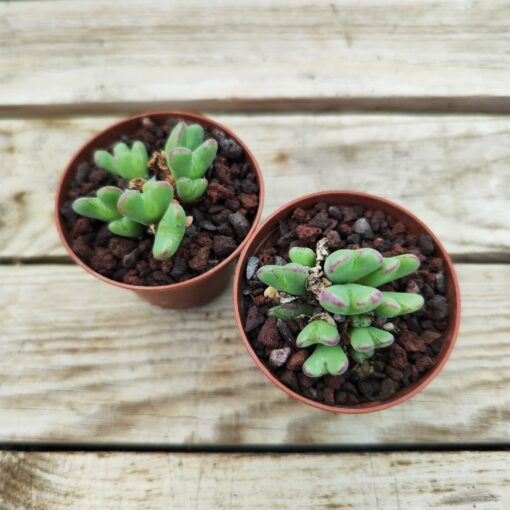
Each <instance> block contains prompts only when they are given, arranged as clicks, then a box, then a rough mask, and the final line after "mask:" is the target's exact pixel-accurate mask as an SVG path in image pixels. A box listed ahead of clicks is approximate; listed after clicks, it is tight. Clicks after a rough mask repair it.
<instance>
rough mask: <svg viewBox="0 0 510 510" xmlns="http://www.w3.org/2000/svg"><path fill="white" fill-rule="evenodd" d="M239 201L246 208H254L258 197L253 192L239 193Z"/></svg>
mask: <svg viewBox="0 0 510 510" xmlns="http://www.w3.org/2000/svg"><path fill="white" fill-rule="evenodd" d="M239 201H240V202H241V205H242V206H243V207H244V208H245V209H247V210H250V209H256V208H257V206H258V205H259V197H258V195H256V194H255V193H253V194H250V195H248V194H247V193H241V194H240V195H239Z"/></svg>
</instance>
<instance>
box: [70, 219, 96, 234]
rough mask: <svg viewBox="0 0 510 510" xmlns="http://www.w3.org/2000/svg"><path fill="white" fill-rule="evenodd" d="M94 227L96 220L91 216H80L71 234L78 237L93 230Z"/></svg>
mask: <svg viewBox="0 0 510 510" xmlns="http://www.w3.org/2000/svg"><path fill="white" fill-rule="evenodd" d="M93 228H94V222H93V221H92V220H91V219H89V218H83V217H81V218H78V219H77V220H76V223H75V224H74V225H73V229H72V231H71V235H72V237H73V238H76V237H78V236H80V235H82V234H87V233H88V232H91V231H92V230H93Z"/></svg>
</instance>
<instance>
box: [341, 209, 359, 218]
mask: <svg viewBox="0 0 510 510" xmlns="http://www.w3.org/2000/svg"><path fill="white" fill-rule="evenodd" d="M341 211H342V219H343V221H353V220H355V219H357V218H358V215H357V214H356V212H355V211H354V208H353V207H342V209H341Z"/></svg>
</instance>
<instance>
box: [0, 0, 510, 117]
mask: <svg viewBox="0 0 510 510" xmlns="http://www.w3.org/2000/svg"><path fill="white" fill-rule="evenodd" d="M509 11H510V8H509V5H508V2H507V1H506V0H493V1H491V2H471V1H470V0H461V1H457V2H449V1H448V0H442V1H439V2H433V3H425V4H424V3H423V2H420V1H417V0H410V1H407V2H401V1H397V0H383V1H381V0H378V1H369V2H363V3H359V2H357V1H356V0H348V1H340V0H335V1H333V2H332V1H325V0H324V1H318V2H317V1H314V2H311V1H310V0H280V1H278V2H274V1H273V0H262V1H260V0H257V1H254V0H244V1H239V0H227V1H223V2H220V3H219V4H218V5H215V6H214V8H212V7H211V6H210V4H209V3H207V2H205V1H204V0H191V1H187V2H167V1H165V0H152V1H151V2H150V3H147V2H146V0H126V1H124V2H123V3H122V9H119V8H118V3H117V2H113V1H104V0H88V1H87V2H66V1H64V0H58V1H57V0H52V1H45V2H37V1H35V2H29V1H27V2H9V3H2V4H0V38H1V39H0V40H1V42H2V44H1V45H0V75H1V76H2V80H1V81H0V111H3V112H4V113H5V112H13V111H19V110H20V109H23V111H25V113H26V112H30V111H31V110H32V108H33V107H34V106H35V107H37V106H38V105H47V106H50V107H53V108H54V107H55V106H54V105H56V104H57V105H61V107H65V105H71V106H72V107H73V108H76V106H77V105H79V104H85V105H87V106H88V107H92V108H94V105H97V104H98V103H99V104H103V105H104V108H109V107H113V108H119V107H124V108H126V102H135V103H136V104H140V103H141V102H144V101H145V102H150V103H151V104H153V105H154V104H162V103H164V102H167V103H168V102H172V104H174V105H175V104H178V105H180V106H188V107H189V106H192V105H193V103H194V102H195V101H196V102H197V105H198V107H199V108H204V107H207V106H212V105H214V104H216V105H217V106H216V107H217V108H221V107H222V106H221V104H224V105H225V107H226V108H227V109H228V108H229V106H230V102H231V101H232V102H234V103H235V104H236V108H239V106H240V105H242V103H243V102H248V103H250V101H251V102H253V101H254V100H255V101H256V100H258V99H260V100H268V99H270V100H272V101H271V102H270V103H269V104H273V105H275V106H276V105H278V106H279V107H280V108H281V107H282V106H284V105H285V102H286V101H287V100H289V101H290V106H292V105H293V104H294V103H295V102H296V100H297V101H298V104H299V101H300V100H301V101H303V100H304V102H305V104H306V103H307V101H308V102H309V103H310V104H311V105H312V107H313V108H314V109H320V107H321V103H322V102H323V101H324V102H325V103H324V104H325V105H326V106H327V105H333V107H334V106H335V105H338V106H339V107H342V105H344V106H346V107H349V106H350V107H356V106H357V105H359V104H361V105H363V103H368V104H369V105H370V107H371V108H376V107H382V108H384V107H385V106H388V105H389V106H390V107H391V105H392V104H396V105H398V104H399V102H400V101H402V100H404V101H405V100H406V98H410V99H411V104H412V103H418V105H421V107H422V108H427V101H428V100H430V106H431V107H434V105H435V104H437V103H438V102H439V103H440V105H441V107H442V108H455V102H456V101H461V102H463V103H465V104H467V105H469V104H476V103H477V102H478V104H480V106H481V107H482V108H484V107H485V108H487V107H489V109H492V110H496V109H497V111H501V109H502V108H505V107H506V111H508V108H509V106H510V104H509V101H508V99H509V94H508V87H507V83H508V79H509V76H510V55H509V53H508V51H507V48H508V46H509V44H510V34H509V31H508V26H507V18H508V14H509ZM48 12H51V16H48ZM350 100H351V101H350ZM94 109H95V111H101V109H100V108H99V109H98V108H97V106H96V107H95V108H94ZM102 111H105V110H104V109H103V110H102Z"/></svg>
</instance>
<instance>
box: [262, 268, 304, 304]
mask: <svg viewBox="0 0 510 510" xmlns="http://www.w3.org/2000/svg"><path fill="white" fill-rule="evenodd" d="M257 277H258V279H259V280H261V281H262V282H264V283H265V284H266V285H269V286H270V287H274V288H275V289H277V290H280V291H282V292H286V293H287V294H291V295H293V296H301V295H302V294H305V293H306V287H305V284H306V281H307V279H308V268H306V267H305V266H302V265H300V264H294V263H293V262H291V263H289V264H285V265H284V266H276V265H273V266H271V265H268V266H262V267H261V268H260V269H259V270H258V271H257Z"/></svg>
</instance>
